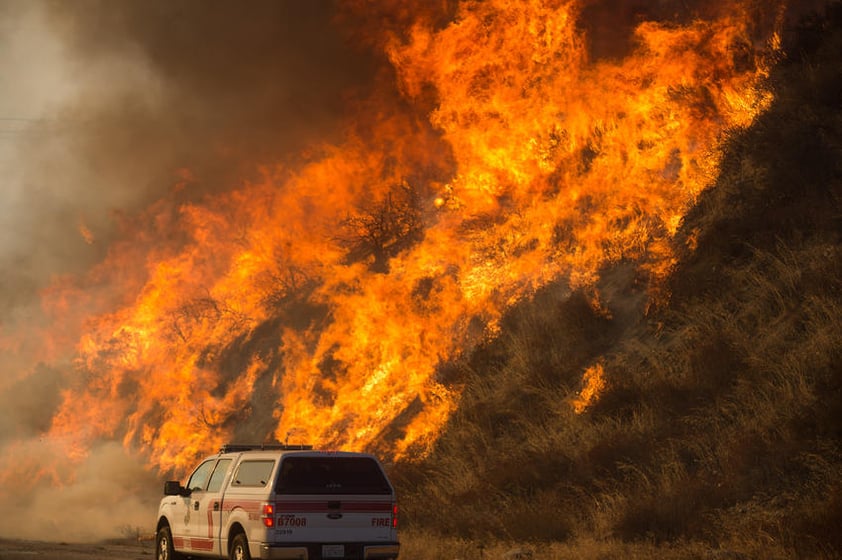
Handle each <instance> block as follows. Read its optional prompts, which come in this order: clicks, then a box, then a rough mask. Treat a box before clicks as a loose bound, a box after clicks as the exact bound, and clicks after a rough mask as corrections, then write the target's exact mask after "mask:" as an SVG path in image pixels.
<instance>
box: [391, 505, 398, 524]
mask: <svg viewBox="0 0 842 560" xmlns="http://www.w3.org/2000/svg"><path fill="white" fill-rule="evenodd" d="M397 528H398V504H392V529H397Z"/></svg>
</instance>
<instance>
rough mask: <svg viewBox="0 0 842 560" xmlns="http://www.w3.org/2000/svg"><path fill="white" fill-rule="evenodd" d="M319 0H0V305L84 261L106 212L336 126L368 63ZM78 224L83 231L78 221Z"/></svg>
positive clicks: (220, 183) (209, 186) (222, 184)
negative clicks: (180, 173) (185, 172)
mask: <svg viewBox="0 0 842 560" xmlns="http://www.w3.org/2000/svg"><path fill="white" fill-rule="evenodd" d="M331 8H332V6H331V3H329V2H317V1H310V0H308V1H307V2H279V1H276V0H269V1H266V0H257V1H254V0H252V1H250V2H246V3H242V2H230V1H227V0H226V1H218V0H175V1H170V0H153V1H148V0H119V1H117V2H114V1H110V0H74V1H73V2H63V1H55V2H52V1H48V0H0V88H1V89H0V119H2V120H1V121H0V166H2V167H0V171H2V181H3V184H2V197H3V199H2V204H0V228H2V236H0V270H2V273H0V321H2V322H3V323H5V324H6V325H9V324H14V323H15V322H16V321H18V320H21V317H20V315H21V314H23V315H25V316H26V315H28V313H27V312H26V311H22V310H21V308H22V306H23V307H25V304H26V303H28V302H30V301H31V300H32V298H33V297H34V295H35V294H34V292H35V291H37V289H38V288H40V287H42V286H44V284H45V283H46V282H47V281H49V278H50V277H51V276H52V275H54V274H62V273H67V272H78V271H80V270H86V269H87V268H88V267H89V266H90V265H91V263H93V262H96V261H97V260H99V259H100V258H101V257H102V255H103V252H104V251H105V248H106V247H107V245H108V240H109V239H110V237H111V236H112V235H113V233H114V229H115V216H117V215H119V214H120V213H123V212H129V213H131V212H132V211H133V210H135V209H138V208H142V207H144V206H146V205H148V204H149V203H150V202H152V201H154V200H156V199H158V198H159V197H161V196H162V195H164V194H165V193H167V192H168V191H169V190H170V188H171V187H172V185H173V184H174V183H175V181H176V177H175V173H176V170H178V169H180V168H187V169H190V170H191V172H192V173H193V176H194V177H195V181H194V182H195V185H194V186H193V189H192V190H190V191H189V192H187V193H185V194H183V195H182V196H186V197H198V196H201V195H202V194H203V193H207V192H208V191H214V190H221V189H227V188H230V187H231V186H233V183H235V182H238V181H241V180H243V179H246V178H248V177H249V176H250V174H252V173H253V172H254V170H255V166H256V165H257V164H261V163H272V162H276V161H281V160H283V158H284V157H286V156H288V155H289V154H290V153H292V152H294V151H295V150H297V149H298V148H300V147H302V146H305V145H307V144H308V143H310V142H312V141H314V140H315V139H320V140H330V139H332V138H335V137H336V136H335V135H336V133H337V131H336V123H337V117H338V115H339V114H340V113H341V111H342V107H343V100H344V97H345V96H346V95H348V92H349V91H353V90H354V89H355V88H360V87H363V85H364V84H366V83H368V82H370V77H371V71H372V63H371V61H370V60H368V59H366V58H365V57H364V56H363V55H361V54H360V53H359V52H354V51H352V50H349V49H348V48H347V47H346V46H345V45H344V43H343V40H342V37H340V35H339V34H338V32H337V30H336V27H335V26H334V25H333V24H332V21H331V17H332V10H331ZM83 232H85V233H84V234H83Z"/></svg>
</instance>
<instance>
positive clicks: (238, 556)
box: [229, 533, 251, 560]
mask: <svg viewBox="0 0 842 560" xmlns="http://www.w3.org/2000/svg"><path fill="white" fill-rule="evenodd" d="M229 558H230V559H231V560H251V554H249V541H248V539H247V538H246V535H245V534H244V533H240V534H238V535H237V536H236V537H234V540H233V541H231V554H230V555H229Z"/></svg>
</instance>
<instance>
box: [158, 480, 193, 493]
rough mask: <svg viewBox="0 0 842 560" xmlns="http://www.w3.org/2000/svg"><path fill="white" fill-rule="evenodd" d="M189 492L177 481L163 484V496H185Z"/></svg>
mask: <svg viewBox="0 0 842 560" xmlns="http://www.w3.org/2000/svg"><path fill="white" fill-rule="evenodd" d="M188 494H189V492H188V491H187V489H186V488H185V487H183V486H182V485H181V483H180V482H179V481H177V480H168V481H166V482H165V483H164V496H187V495H188Z"/></svg>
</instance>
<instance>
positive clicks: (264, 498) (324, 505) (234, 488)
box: [156, 444, 400, 560]
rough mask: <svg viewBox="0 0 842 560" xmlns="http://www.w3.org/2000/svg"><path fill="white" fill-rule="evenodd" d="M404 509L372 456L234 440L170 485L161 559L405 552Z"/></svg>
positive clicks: (159, 540)
mask: <svg viewBox="0 0 842 560" xmlns="http://www.w3.org/2000/svg"><path fill="white" fill-rule="evenodd" d="M397 515H398V506H397V501H396V498H395V490H394V488H393V487H392V484H391V483H390V482H389V479H388V478H387V476H386V473H385V471H384V470H383V467H382V465H381V463H380V462H379V461H378V460H377V458H376V457H374V456H373V455H370V454H367V453H351V452H334V451H315V450H313V449H312V447H311V446H292V445H281V444H278V445H268V444H267V445H238V444H229V445H225V446H223V447H222V448H221V449H220V451H219V453H217V454H216V455H212V456H210V457H207V458H205V459H204V460H203V461H202V462H201V463H200V464H199V466H197V467H196V469H195V470H194V471H193V473H192V474H191V475H190V477H189V478H188V479H187V482H186V484H184V485H183V486H182V484H181V483H180V482H179V481H173V480H171V481H167V482H165V483H164V497H163V498H162V500H161V504H160V506H159V508H158V521H157V537H156V559H157V560H180V559H183V558H186V557H196V558H203V557H204V558H230V559H231V560H248V559H250V558H261V559H262V558H290V559H292V558H295V559H302V560H313V559H338V558H344V559H361V560H362V559H386V558H397V557H398V552H399V549H400V544H399V542H398V536H397V525H398V518H397Z"/></svg>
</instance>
